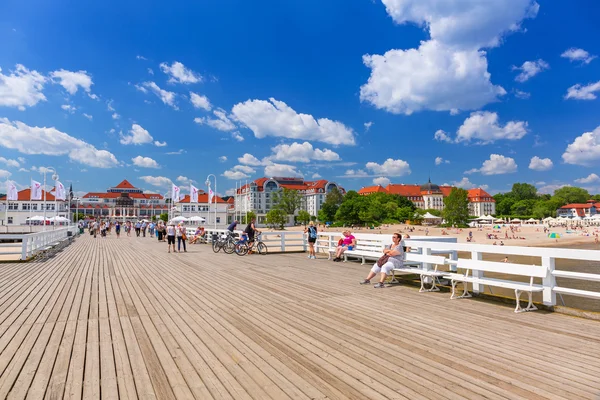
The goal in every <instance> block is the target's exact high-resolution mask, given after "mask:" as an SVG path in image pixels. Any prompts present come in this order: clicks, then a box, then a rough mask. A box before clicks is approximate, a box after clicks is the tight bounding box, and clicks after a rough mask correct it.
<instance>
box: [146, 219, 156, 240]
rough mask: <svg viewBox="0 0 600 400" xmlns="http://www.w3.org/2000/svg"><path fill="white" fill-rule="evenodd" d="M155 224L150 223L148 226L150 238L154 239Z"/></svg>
mask: <svg viewBox="0 0 600 400" xmlns="http://www.w3.org/2000/svg"><path fill="white" fill-rule="evenodd" d="M154 226H155V225H154V222H150V223H149V224H148V232H149V233H150V237H151V238H153V237H154Z"/></svg>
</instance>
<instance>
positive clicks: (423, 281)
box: [419, 275, 440, 293]
mask: <svg viewBox="0 0 600 400" xmlns="http://www.w3.org/2000/svg"><path fill="white" fill-rule="evenodd" d="M425 278H427V276H426V275H421V289H419V293H422V292H439V291H440V289H439V288H438V287H437V285H436V283H435V276H432V277H431V287H430V288H429V289H425Z"/></svg>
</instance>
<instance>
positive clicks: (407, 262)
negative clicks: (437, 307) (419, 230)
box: [391, 253, 448, 292]
mask: <svg viewBox="0 0 600 400" xmlns="http://www.w3.org/2000/svg"><path fill="white" fill-rule="evenodd" d="M445 263H446V258H445V257H442V256H432V255H427V254H418V253H406V255H405V258H404V265H403V266H402V267H401V268H394V269H393V270H392V280H391V283H398V280H397V279H396V274H401V275H411V274H416V275H419V277H420V278H421V289H419V292H439V290H440V289H439V288H438V287H437V284H436V279H439V278H440V277H442V276H444V275H447V274H448V272H444V271H438V266H439V265H444V264H445ZM424 264H434V265H435V268H434V269H424V268H423V265H424ZM411 265H416V266H417V267H416V268H415V267H411ZM427 278H431V282H430V284H431V287H430V288H429V289H425V284H427V283H428V282H426V280H427Z"/></svg>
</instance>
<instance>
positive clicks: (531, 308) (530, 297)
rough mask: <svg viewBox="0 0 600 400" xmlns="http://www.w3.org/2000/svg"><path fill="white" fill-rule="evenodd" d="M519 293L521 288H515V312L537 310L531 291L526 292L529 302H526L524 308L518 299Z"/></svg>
mask: <svg viewBox="0 0 600 400" xmlns="http://www.w3.org/2000/svg"><path fill="white" fill-rule="evenodd" d="M521 293H522V291H521V290H519V289H515V297H516V298H517V306H516V307H515V312H516V313H522V312H527V311H535V310H537V309H538V308H537V307H536V306H535V305H534V304H533V300H532V298H533V292H527V294H528V295H529V302H528V304H527V307H525V308H522V307H521V301H520V297H521Z"/></svg>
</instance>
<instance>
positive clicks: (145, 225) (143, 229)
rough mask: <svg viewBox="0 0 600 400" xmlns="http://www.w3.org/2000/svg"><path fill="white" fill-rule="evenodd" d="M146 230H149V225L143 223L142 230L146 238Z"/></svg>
mask: <svg viewBox="0 0 600 400" xmlns="http://www.w3.org/2000/svg"><path fill="white" fill-rule="evenodd" d="M146 228H148V225H147V224H146V221H143V222H142V226H141V229H142V234H143V236H144V237H146Z"/></svg>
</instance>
